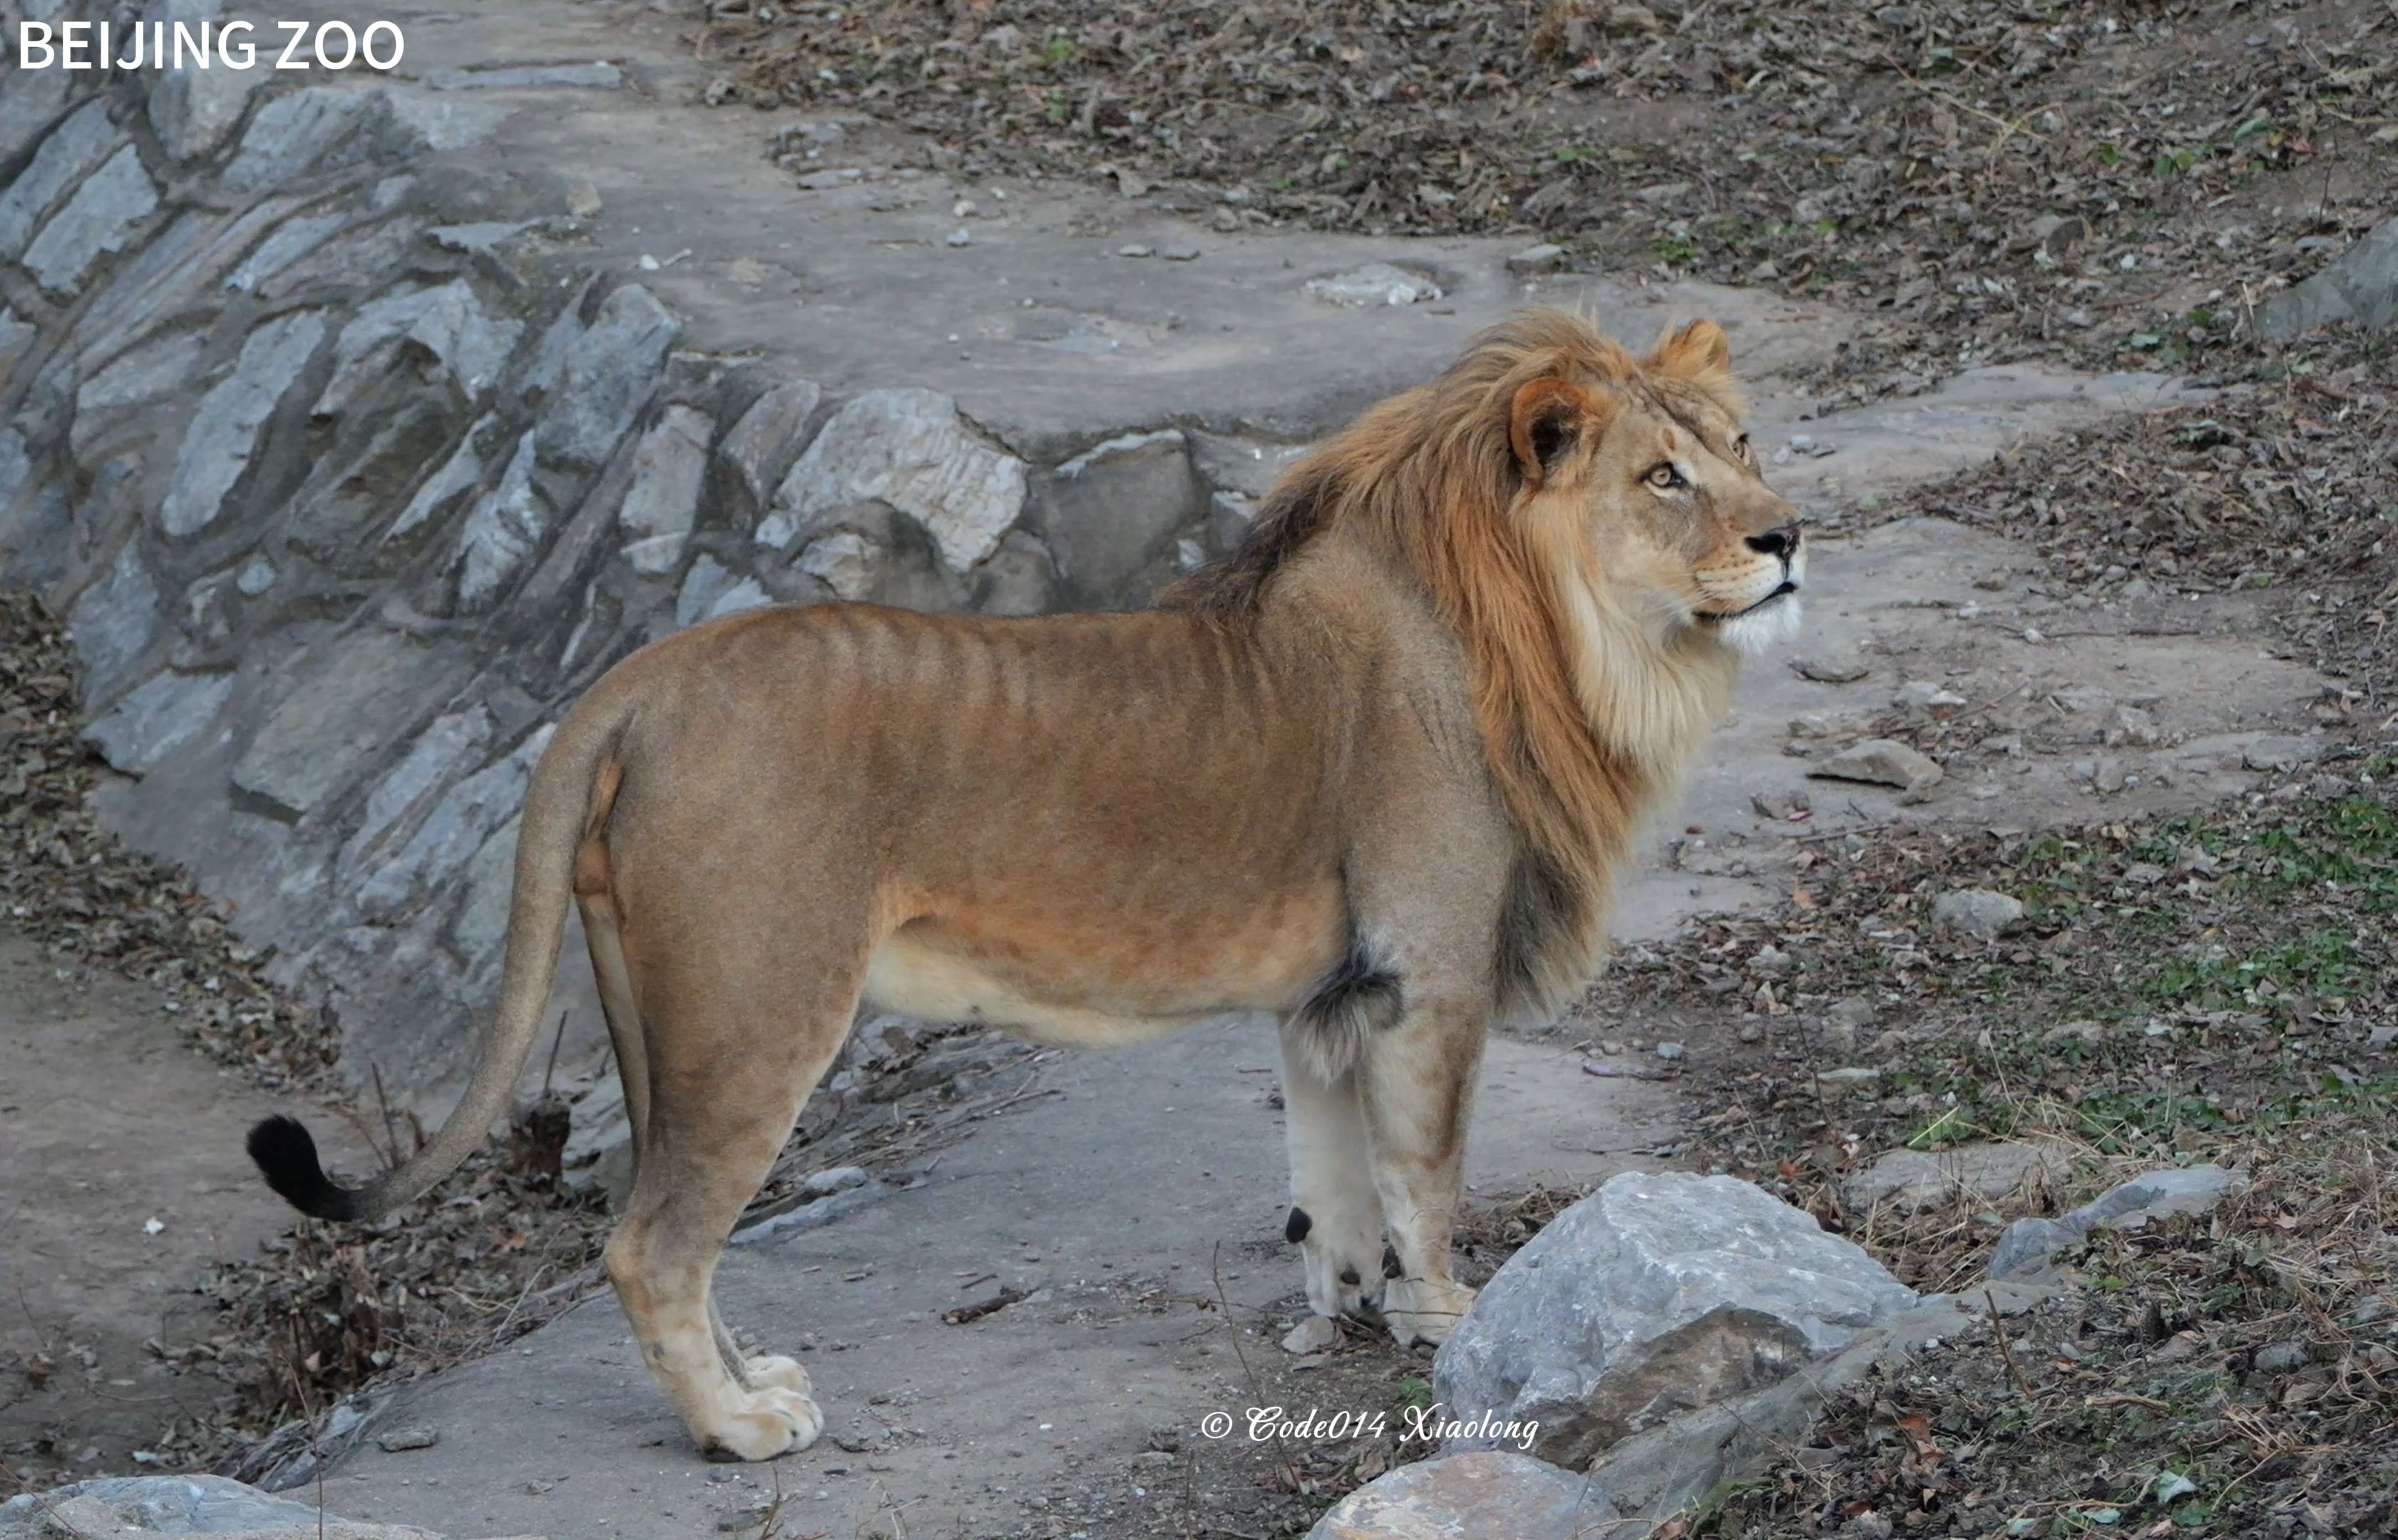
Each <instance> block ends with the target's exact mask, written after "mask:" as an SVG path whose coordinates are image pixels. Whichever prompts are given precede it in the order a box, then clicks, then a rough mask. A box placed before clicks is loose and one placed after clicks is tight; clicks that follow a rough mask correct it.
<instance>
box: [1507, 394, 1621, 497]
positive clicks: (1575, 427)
mask: <svg viewBox="0 0 2398 1540" xmlns="http://www.w3.org/2000/svg"><path fill="white" fill-rule="evenodd" d="M1602 420H1603V414H1602V413H1601V411H1600V410H1599V408H1598V404H1597V403H1596V402H1595V401H1593V400H1592V399H1591V397H1590V395H1589V393H1587V392H1585V391H1583V389H1581V388H1580V387H1579V386H1576V385H1572V384H1569V383H1568V382H1565V381H1563V380H1559V379H1556V378H1555V377H1554V376H1552V377H1551V378H1549V379H1546V380H1535V381H1533V382H1531V383H1529V384H1528V385H1525V386H1524V387H1522V388H1521V389H1519V390H1517V391H1516V400H1515V403H1514V405H1513V406H1512V407H1511V408H1509V411H1508V414H1507V439H1508V442H1509V443H1510V444H1512V445H1514V446H1515V449H1516V464H1517V465H1519V466H1520V467H1522V469H1523V472H1524V479H1525V480H1526V481H1527V482H1529V484H1531V485H1532V486H1534V487H1538V486H1539V485H1540V484H1541V483H1542V482H1543V481H1546V480H1547V479H1548V477H1549V473H1550V472H1551V471H1553V470H1555V469H1556V463H1557V462H1558V461H1559V460H1560V459H1562V458H1564V456H1565V454H1566V452H1567V451H1568V450H1569V449H1572V448H1573V447H1574V446H1575V445H1576V444H1578V443H1580V442H1581V441H1582V437H1583V435H1584V434H1586V433H1590V432H1592V431H1593V430H1595V429H1596V428H1597V426H1598V425H1599V423H1600V422H1601V421H1602Z"/></svg>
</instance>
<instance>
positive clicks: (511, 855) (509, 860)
mask: <svg viewBox="0 0 2398 1540" xmlns="http://www.w3.org/2000/svg"><path fill="white" fill-rule="evenodd" d="M522 823H523V821H522V819H520V818H514V817H512V818H509V819H508V820H507V821H506V822H505V823H504V824H501V825H500V826H499V827H498V828H496V829H493V830H492V836H491V837H490V838H488V839H486V840H484V841H483V847H482V849H480V850H477V851H476V852H475V854H474V856H473V858H472V859H470V860H469V861H468V862H467V863H466V869H465V874H464V877H463V880H462V881H461V883H460V886H462V887H464V888H465V890H466V896H465V900H464V901H462V902H461V903H460V904H459V905H458V914H457V917H455V918H453V919H452V920H451V922H450V943H451V947H452V948H453V949H454V950H455V951H456V952H457V954H458V956H459V957H463V958H464V959H465V962H466V966H467V968H468V969H469V971H475V970H479V969H482V968H484V967H486V966H487V965H489V964H491V963H492V962H495V961H496V960H498V958H499V957H500V952H501V947H502V945H503V944H505V942H506V941H507V937H508V909H509V907H510V906H511V905H512V904H514V902H515V899H516V870H517V832H518V830H519V828H520V827H521V826H522ZM620 1094H621V1092H620ZM629 1132H630V1131H629V1130H627V1133H628V1135H629Z"/></svg>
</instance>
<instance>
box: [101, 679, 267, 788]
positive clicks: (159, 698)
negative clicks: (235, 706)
mask: <svg viewBox="0 0 2398 1540" xmlns="http://www.w3.org/2000/svg"><path fill="white" fill-rule="evenodd" d="M232 693H233V676H232V675H230V674H198V675H194V674H161V675H159V676H157V677H155V678H154V679H148V680H145V681H143V682H142V684H141V686H140V688H138V689H136V690H134V691H133V692H132V693H131V694H129V695H128V696H126V697H125V699H124V700H122V701H119V702H118V703H116V704H115V706H113V707H111V708H110V709H109V710H108V711H107V713H105V714H104V715H102V716H100V717H99V718H98V719H96V720H95V721H93V723H92V724H91V726H90V727H89V728H88V729H87V730H85V734H84V735H85V736H86V737H88V738H89V739H90V740H91V741H92V742H93V743H96V744H98V745H99V747H100V752H101V757H103V758H105V759H106V760H107V761H108V762H109V763H110V764H111V765H113V766H115V768H116V769H117V770H122V771H124V772H125V773H126V774H128V775H147V774H148V773H149V772H150V771H152V770H155V769H157V768H158V767H159V766H160V765H161V764H164V763H165V762H166V759H167V756H168V754H169V753H170V752H172V751H173V750H174V749H176V748H178V747H180V746H181V745H182V744H183V743H187V742H189V741H190V740H191V739H192V738H193V737H194V736H195V735H196V734H197V733H198V732H199V730H201V729H202V728H205V727H207V726H208V725H209V723H210V722H211V721H213V720H215V718H216V715H217V713H218V712H219V711H220V710H221V709H222V707H223V705H224V703H225V698H226V697H227V696H229V695H231V694H232Z"/></svg>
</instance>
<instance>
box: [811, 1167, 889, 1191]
mask: <svg viewBox="0 0 2398 1540" xmlns="http://www.w3.org/2000/svg"><path fill="white" fill-rule="evenodd" d="M873 1180H874V1177H873V1174H872V1173H871V1172H869V1171H867V1169H866V1168H865V1167H864V1166H828V1167H826V1168H825V1169H824V1170H822V1171H813V1172H808V1174H807V1175H805V1176H803V1177H802V1178H800V1191H802V1192H803V1193H805V1194H807V1195H808V1196H809V1197H810V1198H829V1197H830V1196H831V1195H832V1194H834V1193H837V1192H847V1191H848V1190H849V1189H850V1188H852V1187H862V1186H864V1185H867V1184H868V1183H869V1182H871V1181H873Z"/></svg>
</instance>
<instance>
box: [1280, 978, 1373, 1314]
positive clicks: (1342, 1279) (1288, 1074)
mask: <svg viewBox="0 0 2398 1540" xmlns="http://www.w3.org/2000/svg"><path fill="white" fill-rule="evenodd" d="M1282 1064H1283V1077H1282V1084H1283V1116H1284V1127H1285V1130H1286V1132H1287V1135H1288V1139H1289V1144H1290V1215H1289V1218H1288V1220H1287V1222H1286V1224H1285V1226H1284V1229H1283V1235H1284V1237H1285V1239H1288V1240H1291V1241H1293V1242H1295V1243H1297V1245H1298V1246H1299V1248H1300V1254H1301V1255H1302V1256H1303V1257H1305V1259H1306V1262H1307V1303H1308V1305H1309V1306H1311V1307H1312V1308H1313V1309H1314V1311H1315V1313H1316V1314H1317V1315H1319V1316H1331V1317H1334V1318H1336V1319H1337V1318H1339V1317H1341V1316H1354V1315H1357V1314H1359V1313H1360V1312H1361V1311H1363V1310H1364V1309H1366V1308H1367V1307H1369V1306H1380V1305H1381V1299H1382V1201H1381V1198H1380V1197H1379V1196H1378V1195H1377V1194H1376V1193H1375V1191H1374V1172H1373V1165H1372V1161H1371V1158H1370V1154H1369V1151H1368V1147H1367V1142H1366V1117H1365V1111H1364V1109H1363V1108H1362V1107H1361V1106H1360V1105H1358V1101H1357V1078H1356V1076H1355V1075H1354V1074H1346V1075H1342V1076H1341V1077H1340V1078H1339V1079H1337V1080H1331V1081H1327V1080H1326V1079H1324V1078H1323V1077H1322V1076H1321V1075H1319V1074H1318V1073H1317V1071H1316V1068H1315V1065H1314V1063H1313V1062H1312V1061H1311V1059H1310V1057H1309V1054H1308V1052H1307V1051H1306V1048H1305V1046H1304V1045H1303V1044H1302V1043H1301V1042H1300V1041H1299V1040H1298V1037H1297V1033H1296V1031H1295V1029H1293V1028H1292V1027H1289V1026H1287V1025H1286V1026H1285V1027H1284V1028H1283V1035H1282Z"/></svg>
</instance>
